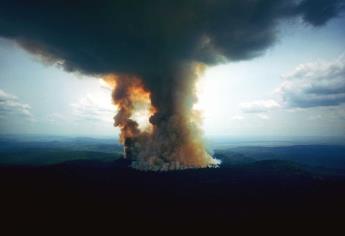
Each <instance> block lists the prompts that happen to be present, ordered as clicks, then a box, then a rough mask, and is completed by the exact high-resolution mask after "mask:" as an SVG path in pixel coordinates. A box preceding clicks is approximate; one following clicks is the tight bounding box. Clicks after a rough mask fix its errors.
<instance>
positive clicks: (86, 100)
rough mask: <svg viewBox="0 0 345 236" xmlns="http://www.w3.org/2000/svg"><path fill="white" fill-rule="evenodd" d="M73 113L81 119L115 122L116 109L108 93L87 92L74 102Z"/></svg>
mask: <svg viewBox="0 0 345 236" xmlns="http://www.w3.org/2000/svg"><path fill="white" fill-rule="evenodd" d="M71 107H72V108H73V113H74V115H76V116H77V117H78V119H81V120H90V121H101V122H106V123H113V117H114V115H115V112H116V109H115V106H114V105H113V104H112V102H111V96H110V95H109V94H108V93H95V94H87V95H86V96H85V97H83V98H81V99H79V101H77V102H75V103H72V104H71Z"/></svg>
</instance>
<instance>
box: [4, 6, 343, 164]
mask: <svg viewBox="0 0 345 236" xmlns="http://www.w3.org/2000/svg"><path fill="white" fill-rule="evenodd" d="M343 7H344V1H343V0H299V1H298V0H231V1H230V0H185V1H179V0H175V1H172V0H147V1H140V0H137V1H136V0H117V1H110V0H98V1H91V0H84V1H65V2H62V1H57V0H51V1H38V0H37V1H30V0H26V1H24V0H23V1H16V0H11V1H7V0H4V1H2V2H1V4H0V36H2V37H6V38H9V39H12V40H15V41H16V42H17V43H18V44H19V45H21V46H22V47H23V48H25V49H26V50H28V51H30V52H31V53H34V54H38V55H40V56H41V57H43V58H44V59H46V60H48V61H50V62H57V63H59V64H60V65H62V66H63V68H64V69H65V70H67V71H78V72H81V73H85V74H91V75H97V76H104V77H105V80H106V81H108V82H109V83H111V84H113V85H115V86H114V92H113V100H114V103H115V104H117V105H118V106H119V109H120V111H119V114H118V115H117V116H116V117H115V125H116V126H118V127H120V129H121V131H122V133H121V141H122V142H123V143H124V145H125V150H126V154H127V157H128V158H131V159H132V160H133V162H132V163H133V164H132V165H133V167H136V168H139V169H151V170H167V169H179V168H190V167H192V168H198V167H207V166H212V165H216V164H217V161H215V160H214V159H212V157H210V156H209V155H208V154H207V153H206V152H205V150H204V148H203V145H202V141H201V138H200V131H199V129H198V125H197V123H198V122H197V120H198V119H197V117H196V115H195V114H194V113H195V112H194V111H193V110H192V105H193V103H194V102H195V93H194V82H195V80H196V79H197V77H198V76H200V74H201V73H202V71H203V70H204V68H205V65H212V64H217V63H220V62H225V61H228V60H230V61H231V60H244V59H250V58H253V57H255V56H258V55H260V54H261V53H262V52H263V50H264V49H266V48H268V47H269V46H271V45H272V44H273V43H274V41H275V39H276V28H277V27H276V26H277V25H278V23H279V22H280V21H281V20H284V19H288V18H296V17H300V18H301V19H303V20H304V21H305V22H306V23H308V24H311V25H313V26H322V25H323V24H325V23H326V22H327V21H328V20H329V19H331V18H332V17H335V16H336V15H337V14H338V13H339V12H340V10H341V9H342V8H343ZM147 101H148V102H149V104H150V111H151V113H152V116H151V118H150V122H151V124H152V127H150V129H148V130H143V131H141V130H140V129H139V128H138V124H137V123H136V121H135V120H133V118H132V113H133V109H135V107H136V104H140V103H147Z"/></svg>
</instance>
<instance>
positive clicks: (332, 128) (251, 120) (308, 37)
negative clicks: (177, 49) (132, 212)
mask: <svg viewBox="0 0 345 236" xmlns="http://www.w3.org/2000/svg"><path fill="white" fill-rule="evenodd" d="M280 24H281V25H280V27H279V28H278V30H279V32H278V35H279V37H278V38H279V40H278V41H277V42H276V43H275V44H274V45H273V46H271V47H269V48H268V49H266V50H265V51H264V53H263V55H261V56H259V57H255V58H251V59H248V60H238V61H234V62H228V63H225V64H221V65H216V66H209V67H208V68H207V70H206V72H205V74H204V75H203V76H202V78H200V79H199V81H198V82H197V90H198V99H199V101H198V103H197V104H196V105H195V109H199V110H201V111H202V116H203V124H202V128H203V131H204V134H205V135H206V136H345V109H344V108H345V43H344V42H345V30H344V28H343V27H342V26H343V25H345V17H344V16H341V17H338V18H334V19H331V20H330V21H329V22H327V23H326V25H324V26H323V27H317V28H316V27H313V26H310V25H306V24H305V23H304V22H302V21H298V20H297V21H287V22H286V21H285V22H283V23H280ZM115 114H116V108H115V106H114V105H113V104H112V100H111V89H110V88H109V87H107V85H106V84H105V83H103V82H102V80H101V79H100V78H97V77H92V76H90V75H84V74H81V73H77V72H67V71H66V70H64V69H63V68H62V67H61V66H59V65H58V64H56V63H55V64H54V63H53V64H51V63H49V62H47V61H44V60H42V58H40V57H39V56H37V55H32V54H30V53H28V52H27V51H25V50H24V49H22V47H20V46H18V44H16V43H15V42H14V41H11V40H9V39H5V38H0V122H1V123H0V132H1V133H2V134H45V135H71V136H92V137H96V136H117V135H118V133H119V131H118V130H117V129H116V128H115V127H113V116H114V115H115Z"/></svg>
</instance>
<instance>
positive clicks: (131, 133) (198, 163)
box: [106, 63, 219, 171]
mask: <svg viewBox="0 0 345 236" xmlns="http://www.w3.org/2000/svg"><path fill="white" fill-rule="evenodd" d="M172 68H173V69H170V70H164V74H161V75H160V76H164V77H163V78H161V79H155V80H153V81H160V83H162V84H159V83H154V84H150V83H147V81H150V80H145V79H144V80H140V79H139V78H137V77H134V76H132V77H124V76H122V77H121V76H118V77H116V76H114V77H113V78H114V80H115V84H116V86H115V89H114V92H113V100H114V103H115V104H116V105H117V106H118V107H119V108H120V109H119V113H118V114H117V115H116V116H115V117H114V120H115V126H117V127H119V128H120V129H121V134H120V141H121V142H122V143H123V145H124V152H125V158H129V159H130V160H132V167H134V168H137V169H141V170H154V171H158V170H159V171H166V170H177V169H186V168H205V167H215V166H217V165H218V164H219V162H218V161H217V160H215V159H213V158H212V157H211V156H210V155H209V154H208V153H207V152H206V151H205V148H204V145H203V141H202V138H201V131H200V128H199V121H200V117H199V116H198V114H197V112H196V111H194V110H193V109H192V108H193V104H194V103H195V101H196V96H195V89H194V85H195V80H196V79H197V78H198V77H199V76H200V74H201V73H202V72H203V70H204V66H203V65H201V64H194V63H185V64H179V65H175V66H173V67H172ZM107 80H108V81H109V77H107V79H106V81H107ZM142 81H143V82H142ZM145 82H146V84H145ZM148 92H149V93H150V95H151V96H150V103H151V106H152V108H153V109H152V110H153V111H154V112H152V116H151V117H150V123H151V124H152V127H151V129H149V130H143V131H141V130H140V129H138V123H137V122H135V121H134V120H133V119H132V118H131V117H132V115H133V112H134V111H135V107H138V103H140V102H142V101H143V100H145V99H143V98H144V94H145V93H148Z"/></svg>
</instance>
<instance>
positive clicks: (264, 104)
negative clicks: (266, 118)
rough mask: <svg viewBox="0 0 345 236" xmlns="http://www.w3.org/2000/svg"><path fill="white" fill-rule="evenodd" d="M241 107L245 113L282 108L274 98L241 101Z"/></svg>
mask: <svg viewBox="0 0 345 236" xmlns="http://www.w3.org/2000/svg"><path fill="white" fill-rule="evenodd" d="M240 108H241V111H242V112H245V113H263V112H268V111H271V110H274V109H277V108H280V104H279V103H278V102H276V101H275V100H273V99H269V100H258V101H251V102H244V103H241V104H240Z"/></svg>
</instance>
